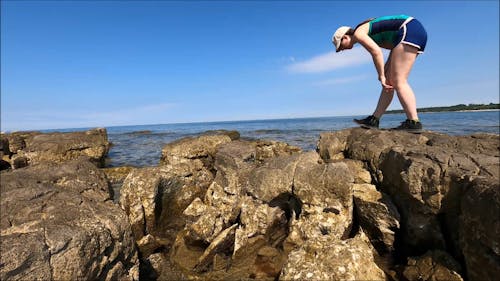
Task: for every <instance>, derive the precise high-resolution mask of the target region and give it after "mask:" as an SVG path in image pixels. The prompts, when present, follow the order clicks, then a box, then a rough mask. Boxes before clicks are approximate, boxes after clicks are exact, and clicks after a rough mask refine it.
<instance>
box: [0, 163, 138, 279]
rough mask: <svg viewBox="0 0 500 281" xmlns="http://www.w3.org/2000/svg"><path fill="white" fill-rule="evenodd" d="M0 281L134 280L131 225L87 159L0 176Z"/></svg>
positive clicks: (106, 184)
mask: <svg viewBox="0 0 500 281" xmlns="http://www.w3.org/2000/svg"><path fill="white" fill-rule="evenodd" d="M0 186H1V196H0V197H1V201H0V202H1V204H0V207H1V214H2V216H1V217H0V221H1V223H0V225H1V240H2V243H1V251H0V252H1V253H2V254H1V261H0V264H1V266H0V278H1V279H2V280H8V279H13V280H17V279H37V280H94V279H101V280H112V279H121V280H137V279H138V278H139V264H138V259H137V251H136V249H135V246H134V240H133V238H132V234H131V229H130V225H129V224H128V222H127V218H126V216H125V214H124V213H123V211H122V210H121V209H120V208H119V207H118V206H117V205H115V204H114V203H113V202H112V201H111V200H110V197H111V196H110V192H109V186H108V183H107V181H106V178H105V176H104V174H103V173H102V172H101V171H99V169H97V167H95V165H93V164H91V163H90V162H89V161H88V160H87V159H78V160H72V161H69V162H66V163H63V164H55V163H44V165H34V166H30V167H26V168H23V169H17V170H13V171H10V172H2V174H1V185H0Z"/></svg>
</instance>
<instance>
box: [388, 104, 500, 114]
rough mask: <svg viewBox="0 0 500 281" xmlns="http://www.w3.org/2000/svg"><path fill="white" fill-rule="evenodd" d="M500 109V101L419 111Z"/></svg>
mask: <svg viewBox="0 0 500 281" xmlns="http://www.w3.org/2000/svg"><path fill="white" fill-rule="evenodd" d="M486 109H500V103H490V104H473V103H471V104H468V105H467V104H457V105H452V106H438V107H422V108H418V110H417V111H418V112H442V111H462V110H486ZM386 113H404V111H403V110H388V111H387V112H386Z"/></svg>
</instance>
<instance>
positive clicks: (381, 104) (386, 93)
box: [373, 51, 394, 119]
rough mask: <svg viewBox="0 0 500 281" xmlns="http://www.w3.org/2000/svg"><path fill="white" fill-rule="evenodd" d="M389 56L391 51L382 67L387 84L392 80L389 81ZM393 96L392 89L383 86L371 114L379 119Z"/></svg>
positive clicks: (390, 83)
mask: <svg viewBox="0 0 500 281" xmlns="http://www.w3.org/2000/svg"><path fill="white" fill-rule="evenodd" d="M391 57H392V51H391V53H390V54H389V58H387V62H386V63H385V67H384V69H385V77H386V79H387V83H388V84H389V85H392V81H391ZM393 97H394V89H391V90H384V88H382V90H381V92H380V97H379V99H378V103H377V108H376V109H375V112H374V113H373V116H375V117H377V118H379V119H380V117H382V115H384V113H385V111H386V110H387V107H389V105H390V104H391V102H392V98H393Z"/></svg>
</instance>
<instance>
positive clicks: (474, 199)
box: [0, 128, 500, 281]
mask: <svg viewBox="0 0 500 281" xmlns="http://www.w3.org/2000/svg"><path fill="white" fill-rule="evenodd" d="M85 136H87V137H85ZM1 140H2V143H1V148H2V154H3V160H4V162H5V163H7V164H6V165H4V166H5V168H7V169H8V170H7V171H2V174H1V176H2V179H1V183H2V185H1V192H2V194H1V195H2V196H1V211H2V216H1V238H2V246H1V247H2V256H1V263H0V278H1V279H2V280H17V279H23V278H27V276H28V275H29V276H30V277H31V276H36V278H39V279H47V280H59V279H86V280H87V279H105V280H115V279H120V280H122V279H124V280H127V279H128V280H136V279H138V278H141V279H143V280H185V279H199V280H204V279H209V280H232V279H238V280H241V279H258V280H457V281H459V280H495V279H496V276H497V275H498V273H500V250H499V249H500V247H499V245H500V241H499V237H500V186H499V179H500V161H499V160H500V142H499V141H500V139H499V136H498V135H471V136H448V135H444V134H438V133H432V132H424V133H422V134H420V135H415V134H410V133H405V132H394V131H381V130H365V129H361V128H355V129H346V130H341V131H338V132H328V133H322V134H321V135H320V137H319V140H318V145H317V150H316V151H306V152H302V151H301V150H300V149H299V148H297V147H294V146H290V145H288V144H286V143H283V142H277V141H272V140H244V139H240V138H239V133H238V132H234V131H233V132H228V131H211V132H207V133H205V134H202V135H199V136H194V137H189V138H184V139H180V140H177V141H174V142H172V143H169V144H167V145H165V147H164V148H163V149H162V156H161V159H160V164H159V165H158V166H157V167H147V168H141V167H116V168H106V169H98V168H97V167H96V166H94V165H93V164H97V165H101V167H102V164H103V163H104V157H105V154H106V153H107V149H108V148H109V144H108V142H107V138H106V136H105V131H104V132H103V131H102V130H92V131H89V132H87V133H85V132H84V133H78V135H72V136H70V135H65V134H40V133H36V132H30V133H17V134H12V135H3V136H2V138H1ZM49 152H50V153H49ZM49 155H50V156H49ZM81 155H86V158H85V159H81V158H78V157H80V156H81ZM77 158H78V159H77ZM16 159H17V160H16ZM20 159H24V160H25V162H23V161H22V160H20ZM16 161H17V162H16ZM5 163H3V164H5ZM92 163H93V164H92ZM3 164H2V165H3ZM26 165H27V167H24V168H22V167H23V166H26ZM9 167H10V168H9ZM113 184H114V186H113ZM112 186H113V187H114V189H115V191H116V192H114V193H113V192H112V188H111V187H112ZM118 191H119V192H118ZM113 195H114V198H113ZM118 195H119V199H118ZM112 199H114V200H115V202H116V203H113V200H112ZM4 241H6V242H4Z"/></svg>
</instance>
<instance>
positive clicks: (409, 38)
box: [395, 19, 427, 54]
mask: <svg viewBox="0 0 500 281" xmlns="http://www.w3.org/2000/svg"><path fill="white" fill-rule="evenodd" d="M396 42H397V44H399V43H403V44H408V45H410V46H414V47H417V48H418V53H419V54H421V53H423V52H424V50H425V45H426V44H427V32H426V31H425V29H424V27H423V26H422V24H421V23H420V22H419V21H418V20H417V19H412V20H410V21H409V22H408V23H406V24H404V25H403V26H402V27H401V28H400V29H399V31H398V36H397V40H396ZM397 44H395V45H397Z"/></svg>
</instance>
